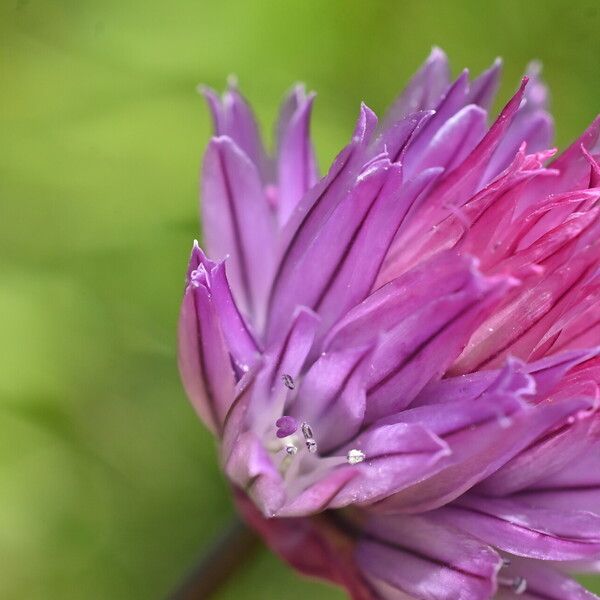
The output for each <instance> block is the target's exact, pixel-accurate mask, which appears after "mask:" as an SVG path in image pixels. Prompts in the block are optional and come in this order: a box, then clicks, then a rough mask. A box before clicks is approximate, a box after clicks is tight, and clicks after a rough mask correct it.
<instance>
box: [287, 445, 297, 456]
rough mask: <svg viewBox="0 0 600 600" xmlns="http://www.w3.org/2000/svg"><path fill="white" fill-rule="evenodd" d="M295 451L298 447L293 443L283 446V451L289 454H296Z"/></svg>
mask: <svg viewBox="0 0 600 600" xmlns="http://www.w3.org/2000/svg"><path fill="white" fill-rule="evenodd" d="M297 452H298V448H296V446H294V445H293V444H290V445H289V446H286V447H285V453H286V454H288V455H289V456H294V454H296V453H297Z"/></svg>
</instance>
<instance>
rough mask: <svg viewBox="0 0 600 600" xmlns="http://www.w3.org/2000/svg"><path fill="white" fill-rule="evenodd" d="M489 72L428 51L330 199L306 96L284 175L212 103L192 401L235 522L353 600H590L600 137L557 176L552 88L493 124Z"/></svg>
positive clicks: (349, 151)
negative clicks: (213, 441) (211, 437)
mask: <svg viewBox="0 0 600 600" xmlns="http://www.w3.org/2000/svg"><path fill="white" fill-rule="evenodd" d="M499 74H500V63H499V62H498V61H497V62H495V63H494V64H493V65H492V66H491V67H490V69H488V70H487V71H485V72H484V73H482V74H481V75H480V76H479V77H477V78H476V79H474V80H473V81H470V80H469V75H468V72H466V71H465V72H463V73H462V74H461V75H460V76H459V77H458V78H457V79H456V80H455V81H454V82H451V81H450V77H449V69H448V64H447V60H446V57H445V55H444V54H443V53H442V52H441V51H440V50H438V49H434V50H433V52H432V54H431V56H430V57H429V58H428V59H427V61H426V62H425V64H424V65H423V67H422V68H421V69H420V70H419V72H418V73H417V74H416V75H415V76H414V77H413V79H412V80H411V82H410V83H409V85H408V87H407V88H406V90H405V91H404V92H403V94H402V95H401V96H400V97H399V98H398V100H396V102H395V103H394V104H393V105H392V107H391V108H390V110H389V112H388V114H387V116H386V117H385V118H384V119H383V121H382V123H381V124H380V125H378V123H377V118H376V116H375V114H374V113H373V112H372V111H371V110H370V109H369V108H368V107H367V106H365V105H362V106H361V109H360V114H359V117H358V121H357V124H356V127H355V130H354V133H353V135H352V138H351V140H350V142H349V143H348V145H347V146H346V147H345V148H343V149H342V151H341V152H340V153H339V154H338V156H337V157H336V159H335V160H334V162H333V164H332V166H331V167H330V169H329V171H328V172H327V174H326V175H325V176H324V177H321V178H319V176H318V169H317V165H316V162H315V156H314V152H313V149H312V145H311V142H310V136H309V119H310V113H311V110H312V105H313V98H314V96H313V95H312V94H306V93H305V92H304V89H303V88H302V87H300V86H299V87H296V88H294V89H293V90H292V91H291V93H290V94H289V95H288V97H287V98H286V99H285V102H284V104H283V106H282V108H281V113H280V117H279V122H278V124H277V128H276V152H275V157H274V158H271V157H269V156H268V155H267V154H266V152H265V150H264V147H263V144H262V142H261V138H260V135H259V133H258V129H257V126H256V124H255V121H254V118H253V116H252V113H251V110H250V108H249V107H248V105H247V103H246V101H245V100H244V99H243V98H242V96H241V95H240V93H239V92H238V90H237V88H236V87H235V86H234V85H231V86H230V88H229V89H228V90H227V91H226V92H225V94H224V95H223V96H222V97H218V96H217V95H216V94H215V93H214V92H213V91H211V90H205V92H204V93H205V96H206V98H207V100H208V102H209V105H210V109H211V112H212V116H213V120H214V126H215V130H216V137H214V138H213V139H212V140H211V142H210V144H209V146H208V149H207V151H206V154H205V157H204V164H203V171H202V220H203V226H204V232H205V244H206V248H207V250H208V257H209V258H208V257H207V256H206V255H205V254H204V253H203V252H202V250H200V248H199V247H198V245H197V244H195V245H194V248H193V250H192V255H191V258H190V263H189V267H188V273H187V279H186V288H185V295H184V299H183V305H182V309H181V318H180V326H179V364H180V369H181V374H182V378H183V382H184V385H185V388H186V391H187V393H188V395H189V397H190V400H191V401H192V403H193V405H194V407H195V409H196V410H197V412H198V414H199V415H200V417H201V418H202V419H203V421H204V422H205V423H206V425H207V426H208V427H209V428H210V429H211V430H212V431H213V432H214V433H215V435H216V436H217V437H218V438H219V440H220V459H221V462H222V466H223V470H224V471H225V473H226V474H227V476H228V478H229V479H230V481H231V483H232V485H233V487H234V493H235V497H236V499H237V502H238V506H239V508H240V510H241V512H242V513H243V515H244V516H245V518H246V519H247V520H248V521H249V522H250V523H251V524H252V526H253V527H255V528H256V529H257V530H258V531H259V532H260V533H261V534H262V535H263V537H264V538H265V540H266V541H267V543H268V544H269V545H270V546H271V547H272V548H273V549H274V550H275V551H276V552H278V553H279V554H280V555H281V556H283V557H284V558H285V559H286V560H287V561H288V562H289V563H290V564H292V565H293V566H295V567H296V568H297V569H298V570H300V571H302V572H304V573H307V574H309V575H314V576H318V577H323V578H326V579H329V580H331V581H333V582H336V583H338V584H340V585H343V586H345V587H346V588H347V589H348V591H349V593H350V594H351V596H352V597H353V598H355V599H371V598H382V599H383V598H385V599H393V600H396V599H406V598H416V599H419V600H438V599H440V600H441V599H459V600H467V599H468V600H473V599H485V598H491V597H494V596H495V595H496V594H497V596H495V597H498V598H512V597H519V596H521V595H522V594H525V596H526V597H531V598H545V599H548V600H566V599H570V598H573V599H580V598H592V597H595V596H593V595H592V594H590V593H589V592H586V591H585V590H584V589H583V588H581V587H580V586H579V585H578V584H576V583H575V582H574V581H572V580H571V579H569V578H568V577H567V576H566V575H564V574H563V572H566V571H569V570H577V569H592V570H593V569H594V568H597V565H598V564H600V563H599V562H598V559H600V469H599V468H598V466H599V461H600V423H599V420H598V416H597V406H598V398H599V396H600V393H599V385H600V357H599V354H600V347H599V344H600V268H599V267H600V218H599V216H598V213H599V210H600V208H599V205H598V198H599V197H600V163H599V157H600V154H599V145H598V140H599V136H600V119H596V121H594V123H593V124H592V125H591V126H590V127H589V129H588V130H587V131H586V132H585V133H584V134H583V135H582V136H581V138H579V139H578V140H577V141H576V142H575V143H574V144H573V145H572V146H571V147H570V148H568V149H567V150H566V151H565V152H563V153H562V154H561V155H560V156H558V157H557V158H554V154H555V151H554V150H548V149H547V148H548V147H549V145H550V144H551V139H552V134H553V131H552V130H553V126H552V119H551V117H550V115H549V114H548V112H547V109H546V97H547V93H546V88H545V86H544V85H543V83H542V82H541V81H540V79H539V67H537V65H533V66H532V67H531V68H530V70H529V77H525V78H524V79H523V82H522V84H521V86H520V87H519V89H518V90H517V92H516V93H515V95H514V96H513V97H512V98H511V99H510V101H509V102H508V104H507V105H506V106H505V107H504V109H503V110H502V111H501V113H500V115H499V116H498V117H497V118H496V120H495V121H494V122H493V124H492V125H491V126H488V124H487V113H488V109H489V106H490V104H491V102H492V100H493V97H494V94H495V90H496V88H497V85H498V79H499ZM542 561H544V562H542Z"/></svg>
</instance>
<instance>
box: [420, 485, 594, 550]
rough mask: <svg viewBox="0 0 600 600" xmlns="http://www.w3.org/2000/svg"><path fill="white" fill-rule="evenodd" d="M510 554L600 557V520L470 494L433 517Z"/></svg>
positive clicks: (508, 499)
mask: <svg viewBox="0 0 600 600" xmlns="http://www.w3.org/2000/svg"><path fill="white" fill-rule="evenodd" d="M431 517H432V518H433V519H435V520H436V521H437V520H438V519H439V520H440V522H441V523H445V524H448V525H450V524H451V525H453V526H455V527H457V528H459V529H462V530H463V531H465V532H466V533H469V534H470V535H472V536H474V537H476V538H477V539H480V540H481V541H483V542H486V543H488V544H493V545H494V546H495V547H497V548H499V549H500V550H504V551H505V552H510V553H512V554H515V555H518V556H527V557H529V558H537V559H540V560H580V559H590V558H594V557H598V556H600V516H598V515H593V514H591V513H588V512H583V511H575V510H553V509H548V508H540V507H534V506H528V505H527V504H526V503H524V502H523V501H522V500H521V501H520V500H518V499H515V498H484V497H481V496H476V495H473V494H465V495H464V496H462V497H461V498H459V499H457V500H456V501H454V502H453V503H452V504H449V505H447V506H445V507H443V508H440V509H438V510H436V511H433V512H432V513H431Z"/></svg>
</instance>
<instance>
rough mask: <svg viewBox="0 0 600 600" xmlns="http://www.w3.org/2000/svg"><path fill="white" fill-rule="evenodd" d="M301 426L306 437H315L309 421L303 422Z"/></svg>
mask: <svg viewBox="0 0 600 600" xmlns="http://www.w3.org/2000/svg"><path fill="white" fill-rule="evenodd" d="M300 428H301V429H302V435H303V436H304V438H305V439H307V440H308V439H310V438H313V437H314V435H313V430H312V428H311V426H310V425H309V424H308V423H306V422H305V423H302V425H300Z"/></svg>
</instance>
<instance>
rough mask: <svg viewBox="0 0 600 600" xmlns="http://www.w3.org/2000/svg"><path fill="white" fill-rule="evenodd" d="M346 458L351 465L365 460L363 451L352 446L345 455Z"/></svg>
mask: <svg viewBox="0 0 600 600" xmlns="http://www.w3.org/2000/svg"><path fill="white" fill-rule="evenodd" d="M346 460H347V461H348V462H349V463H350V464H351V465H357V464H358V463H361V462H362V461H363V460H365V453H364V452H363V451H362V450H357V449H356V448H353V449H352V450H350V451H349V452H348V454H347V455H346Z"/></svg>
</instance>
